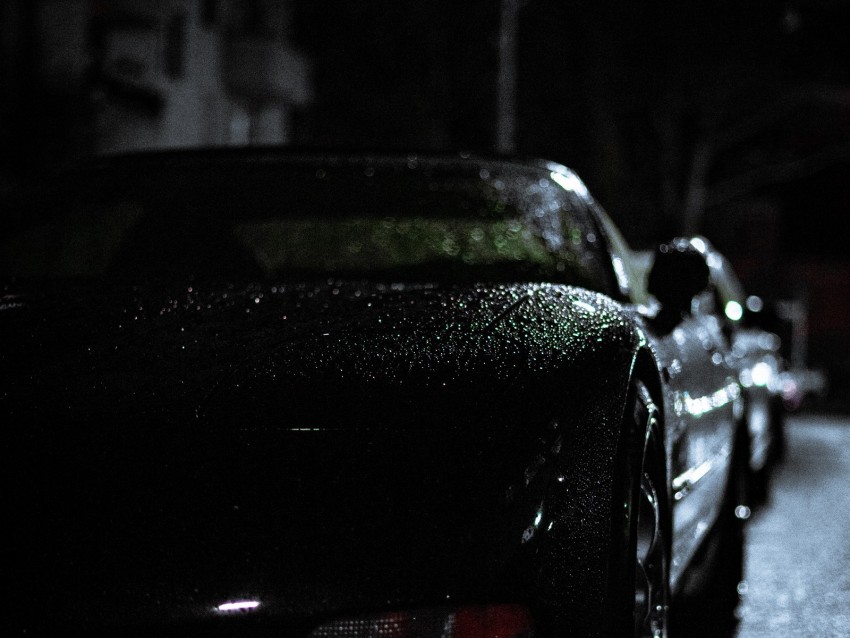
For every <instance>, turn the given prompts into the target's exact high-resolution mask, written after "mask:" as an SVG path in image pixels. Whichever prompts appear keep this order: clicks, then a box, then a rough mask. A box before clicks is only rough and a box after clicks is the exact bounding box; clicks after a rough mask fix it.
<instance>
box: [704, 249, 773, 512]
mask: <svg viewBox="0 0 850 638" xmlns="http://www.w3.org/2000/svg"><path fill="white" fill-rule="evenodd" d="M699 242H701V247H702V248H703V250H704V252H705V255H706V263H707V264H708V266H709V270H710V279H711V288H712V289H713V292H714V294H713V295H712V296H711V297H710V298H709V299H707V300H704V303H708V304H714V305H715V306H716V307H717V308H718V313H719V312H720V311H722V315H723V323H724V332H725V334H726V336H727V339H728V340H729V343H730V344H731V358H730V363H731V365H732V367H733V368H734V369H736V370H737V371H738V376H739V379H740V382H741V387H742V389H743V395H744V405H745V411H746V416H745V418H746V422H747V427H748V430H749V436H750V479H749V482H750V489H751V492H752V493H751V498H752V499H753V500H754V501H761V500H763V499H764V498H765V497H766V495H767V494H766V489H767V482H768V478H769V475H770V472H771V469H772V467H773V465H775V464H776V462H777V461H778V460H779V459H780V458H781V457H782V454H783V450H784V440H785V433H784V421H785V419H784V417H785V408H784V406H783V383H782V375H783V371H784V370H785V368H786V364H785V360H784V358H783V356H782V353H781V345H782V343H781V340H780V338H779V336H778V335H777V334H776V333H775V332H773V331H772V330H771V329H770V328H771V327H772V326H771V325H770V324H771V323H772V322H771V319H770V318H769V317H768V316H767V315H769V313H768V312H767V311H766V310H765V309H764V302H763V301H762V300H761V299H760V298H759V297H755V296H747V295H746V293H745V292H744V288H743V286H742V284H741V282H740V281H739V279H738V276H737V275H736V274H735V271H734V270H733V269H732V266H731V264H730V263H729V261H728V260H727V259H726V258H725V257H724V256H723V254H722V253H720V252H719V251H718V250H717V249H716V248H715V247H714V246H713V245H712V244H711V242H709V241H708V240H707V239H705V238H702V237H701V238H699Z"/></svg>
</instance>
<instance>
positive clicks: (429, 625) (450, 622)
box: [310, 605, 534, 638]
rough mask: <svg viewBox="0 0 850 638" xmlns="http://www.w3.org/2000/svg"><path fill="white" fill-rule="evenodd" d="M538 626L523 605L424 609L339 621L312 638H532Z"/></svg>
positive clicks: (318, 630)
mask: <svg viewBox="0 0 850 638" xmlns="http://www.w3.org/2000/svg"><path fill="white" fill-rule="evenodd" d="M533 635H534V626H533V623H532V619H531V614H530V613H529V612H528V609H526V608H525V607H523V606H521V605H489V606H477V607H460V608H456V609H448V608H444V609H421V610H416V611H405V612H391V613H384V614H375V615H368V616H360V617H357V618H345V619H340V620H335V621H333V622H330V623H327V624H325V625H322V626H320V627H317V628H316V629H315V630H313V632H312V633H311V634H310V638H532V637H533Z"/></svg>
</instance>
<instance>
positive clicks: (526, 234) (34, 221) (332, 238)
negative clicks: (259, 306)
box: [0, 158, 610, 292]
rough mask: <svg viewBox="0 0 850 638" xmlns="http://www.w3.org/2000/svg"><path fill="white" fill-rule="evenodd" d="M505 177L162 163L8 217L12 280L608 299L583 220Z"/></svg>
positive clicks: (559, 196) (600, 259) (43, 193)
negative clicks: (288, 282) (248, 283)
mask: <svg viewBox="0 0 850 638" xmlns="http://www.w3.org/2000/svg"><path fill="white" fill-rule="evenodd" d="M547 175H548V173H546V172H544V171H534V170H530V169H524V170H520V169H516V168H515V167H511V166H509V165H508V166H505V165H499V164H497V163H493V164H488V165H483V164H469V165H465V164H456V163H455V164H453V163H445V164H439V163H434V164H432V165H417V166H415V167H413V168H411V163H410V162H409V161H377V160H361V161H336V162H335V161H326V160H322V159H320V158H318V159H314V160H310V161H307V160H304V161H297V160H286V161H284V160H275V161H265V162H247V161H218V162H216V161H209V162H201V161H197V162H178V161H169V160H163V161H162V162H159V163H156V162H148V163H145V164H144V165H143V166H134V165H133V164H132V163H124V164H121V163H118V164H117V165H114V166H110V165H109V164H107V165H106V168H98V169H97V170H89V171H83V172H77V173H74V174H71V175H68V176H65V177H64V178H63V179H62V180H59V181H57V182H56V183H54V184H52V185H50V187H49V188H47V189H42V190H40V191H37V192H34V193H33V194H32V195H31V196H30V197H29V198H27V197H23V198H21V197H19V198H18V200H17V202H13V203H12V204H11V208H12V209H13V214H12V222H11V224H10V228H8V229H7V230H8V232H7V233H5V238H4V239H2V240H0V267H2V270H3V274H5V275H12V276H29V277H102V276H124V277H147V276H155V277H174V276H177V277H181V276H200V277H203V276H212V277H251V278H258V277H262V278H270V277H275V278H277V277H284V278H286V277H296V276H306V275H340V276H349V275H351V276H364V277H369V276H374V275H376V274H380V275H382V276H383V275H386V276H390V275H392V276H394V277H401V278H403V277H405V276H409V277H416V278H430V277H434V278H443V277H447V278H451V279H481V280H484V279H499V280H511V281H517V280H520V281H524V280H535V281H554V282H563V283H574V284H577V285H582V286H584V287H589V288H593V289H597V290H601V291H603V292H609V291H608V288H609V287H610V286H609V284H608V283H607V280H606V277H605V261H606V259H607V258H606V255H605V253H604V251H603V250H602V245H601V242H599V241H598V239H597V238H596V237H595V235H594V233H593V231H592V224H591V222H590V221H589V219H588V217H587V215H586V213H585V212H584V211H582V210H579V209H577V208H576V207H574V206H572V205H571V204H570V201H569V199H568V198H567V197H566V196H565V195H566V194H565V193H564V191H563V189H561V188H559V187H558V186H557V185H556V184H554V183H552V182H551V180H549V179H548V177H547Z"/></svg>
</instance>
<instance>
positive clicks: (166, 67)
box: [0, 0, 850, 411]
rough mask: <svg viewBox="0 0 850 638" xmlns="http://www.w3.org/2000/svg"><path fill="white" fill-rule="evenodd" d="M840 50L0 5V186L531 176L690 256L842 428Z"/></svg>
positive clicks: (337, 10) (671, 22)
mask: <svg viewBox="0 0 850 638" xmlns="http://www.w3.org/2000/svg"><path fill="white" fill-rule="evenodd" d="M848 34H850V0H793V1H792V0H753V1H751V2H746V3H742V2H722V1H718V2H704V3H703V2H658V1H646V2H640V3H629V4H626V3H615V2H591V1H579V0H573V1H563V0H470V1H466V2H457V3H445V2H436V1H433V0H431V1H427V0H421V1H419V2H413V1H409V0H407V1H405V0H358V1H357V2H339V1H330V0H246V1H238V0H4V1H3V2H2V3H0V47H2V48H1V49H0V96H2V99H0V148H2V149H3V151H2V161H0V189H8V188H11V187H13V186H14V185H15V184H17V183H19V182H21V181H22V180H28V179H30V178H33V177H36V176H38V175H42V174H44V173H46V172H47V171H50V170H52V169H53V168H54V167H56V166H58V165H63V164H66V163H69V162H73V161H75V160H78V159H80V158H82V157H85V156H88V155H91V154H96V153H115V152H125V151H131V150H135V149H161V148H179V147H209V146H246V145H269V144H272V145H288V146H293V147H301V148H307V147H310V148H313V147H319V148H356V149H368V150H404V151H409V152H414V151H441V150H446V151H456V150H461V149H462V150H469V151H473V152H483V153H503V154H517V155H520V156H537V157H544V158H547V159H551V160H555V161H558V162H562V163H564V164H567V165H568V166H570V167H571V168H573V169H574V170H576V171H577V172H578V173H579V175H580V176H581V177H582V178H583V179H584V180H585V182H586V183H587V184H588V186H589V188H590V190H591V192H592V193H594V195H595V197H596V198H597V200H599V202H600V203H601V204H602V205H603V206H604V207H605V208H606V209H607V210H608V212H609V213H610V215H611V216H612V217H613V219H614V220H615V221H616V222H617V224H618V225H619V226H620V227H621V229H622V230H623V232H624V234H625V235H626V237H627V238H628V239H629V240H630V242H631V243H632V245H633V246H634V247H636V248H638V249H650V248H652V247H653V245H654V244H656V243H658V242H659V241H664V240H667V239H670V238H671V237H673V236H675V235H678V234H694V233H700V234H704V235H706V236H707V237H709V238H710V239H711V240H712V241H713V242H714V244H715V245H716V246H717V247H718V249H719V250H721V251H722V252H724V253H725V254H726V255H727V256H728V257H729V258H730V259H731V261H732V263H733V265H734V267H735V269H736V270H737V272H738V274H739V275H740V277H741V279H742V280H743V283H744V285H745V287H746V289H747V291H748V292H750V293H754V294H758V295H761V296H763V297H764V298H765V299H766V300H767V301H768V302H769V303H770V304H772V305H773V307H775V308H776V309H777V312H778V314H779V315H780V316H781V317H782V318H783V319H784V323H783V325H784V326H785V333H786V334H783V335H782V336H783V337H784V339H785V343H786V347H787V353H786V356H787V357H788V359H789V360H790V363H791V366H792V367H797V368H799V369H805V368H812V369H816V370H823V371H825V372H826V373H827V375H828V378H829V391H828V395H827V396H826V398H825V399H824V402H823V404H822V405H823V407H825V408H827V409H830V410H841V411H850V250H848V247H847V246H848V243H847V242H848V230H847V229H848V227H850V224H848V223H847V217H848V215H850V179H848V178H850V37H848ZM0 214H2V213H0Z"/></svg>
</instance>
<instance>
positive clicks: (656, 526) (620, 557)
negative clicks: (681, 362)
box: [608, 383, 672, 638]
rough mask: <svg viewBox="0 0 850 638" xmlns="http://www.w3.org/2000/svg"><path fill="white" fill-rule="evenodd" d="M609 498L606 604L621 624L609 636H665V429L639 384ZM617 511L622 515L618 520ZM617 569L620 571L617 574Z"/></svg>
mask: <svg viewBox="0 0 850 638" xmlns="http://www.w3.org/2000/svg"><path fill="white" fill-rule="evenodd" d="M629 396H630V402H629V404H628V405H629V406H630V407H629V409H628V410H627V411H626V414H625V422H624V423H623V428H622V439H621V442H620V447H619V450H618V459H617V461H616V464H615V466H616V468H617V470H618V474H615V485H619V486H620V489H619V490H615V493H614V495H613V506H612V511H613V512H614V516H613V518H612V532H613V534H614V538H615V539H616V538H617V535H618V534H619V535H621V542H620V543H617V542H616V541H615V543H614V545H613V548H614V551H615V556H614V557H613V558H614V559H613V560H612V563H611V564H612V565H614V566H616V567H615V568H613V569H611V570H609V575H608V577H609V587H610V588H611V589H610V591H611V593H610V596H611V598H610V600H611V601H612V603H613V604H612V607H614V609H612V610H611V612H613V613H616V614H617V616H618V617H619V618H620V619H621V621H620V622H617V623H614V624H613V626H612V628H611V631H610V632H609V633H612V634H615V635H619V636H626V635H632V636H635V637H638V638H647V637H651V638H658V637H663V636H666V635H667V616H668V599H669V582H670V581H669V567H670V546H671V545H670V530H671V523H672V522H671V517H670V507H669V498H668V493H669V491H668V489H667V472H666V454H665V451H664V444H663V430H662V425H661V420H660V415H659V413H658V409H657V407H656V405H655V403H654V402H653V401H652V398H651V396H650V394H649V392H648V391H647V389H646V387H645V386H644V385H643V384H642V383H635V384H634V385H633V387H632V389H631V391H630V393H629ZM618 511H619V512H622V515H618ZM618 569H619V570H621V571H618Z"/></svg>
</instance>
